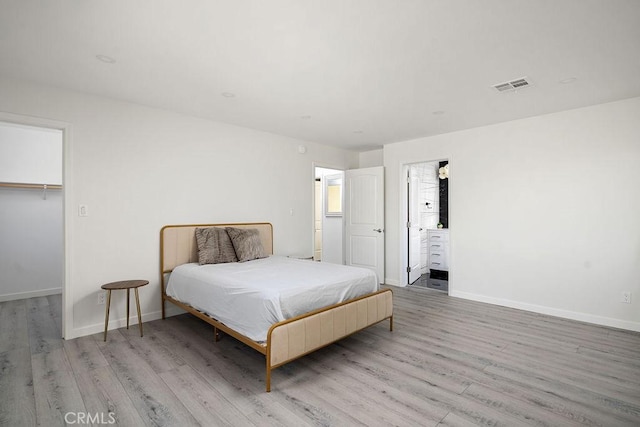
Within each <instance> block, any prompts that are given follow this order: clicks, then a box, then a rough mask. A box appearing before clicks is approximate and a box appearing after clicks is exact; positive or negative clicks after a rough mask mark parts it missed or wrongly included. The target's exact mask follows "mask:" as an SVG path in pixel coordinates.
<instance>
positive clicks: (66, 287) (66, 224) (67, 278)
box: [0, 111, 74, 338]
mask: <svg viewBox="0 0 640 427" xmlns="http://www.w3.org/2000/svg"><path fill="white" fill-rule="evenodd" d="M0 121H3V122H7V123H14V124H18V125H26V126H34V127H39V128H45V129H55V130H60V131H62V233H63V238H62V244H63V249H62V253H63V256H64V261H63V265H62V271H63V273H62V275H63V279H62V311H61V313H62V319H61V320H62V328H61V329H62V331H61V332H62V338H65V337H71V336H73V332H72V327H73V298H72V296H73V295H72V289H71V246H72V240H71V228H72V224H71V215H70V212H73V211H74V210H73V200H72V199H71V194H73V192H72V191H71V189H72V187H73V183H72V180H71V177H72V176H73V175H72V163H71V134H72V132H71V131H72V127H71V124H70V123H67V122H62V121H58V120H50V119H44V118H40V117H32V116H23V115H20V114H13V113H6V112H3V111H0Z"/></svg>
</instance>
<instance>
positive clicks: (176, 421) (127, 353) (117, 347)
mask: <svg viewBox="0 0 640 427" xmlns="http://www.w3.org/2000/svg"><path fill="white" fill-rule="evenodd" d="M93 338H94V339H96V341H97V343H98V346H99V347H100V350H101V351H102V354H103V355H104V356H105V358H106V359H107V361H108V362H109V365H110V366H111V368H112V369H113V371H114V372H115V374H116V376H117V377H118V380H119V381H120V383H121V384H122V387H123V388H124V390H125V391H126V393H127V395H128V396H129V399H131V401H132V403H133V405H134V406H135V407H136V410H137V411H138V413H139V414H140V417H141V418H142V419H143V420H144V421H145V423H146V424H147V425H194V424H197V422H196V420H195V418H194V417H193V416H192V415H191V413H190V412H189V411H188V410H187V409H186V408H185V407H184V405H182V403H180V401H179V400H178V399H177V397H176V396H175V394H173V392H172V391H171V389H169V387H167V385H166V384H165V383H164V381H162V379H161V378H160V377H159V376H158V374H156V373H155V371H154V370H153V369H152V368H151V366H149V365H148V364H147V363H146V360H145V359H144V358H143V357H141V356H139V355H138V354H137V353H136V352H135V351H132V348H131V346H130V344H129V342H128V341H127V339H126V338H125V337H124V336H123V335H122V334H121V333H120V331H119V330H114V331H109V338H108V341H107V342H103V341H102V335H101V334H98V335H93Z"/></svg>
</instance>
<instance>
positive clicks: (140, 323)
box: [134, 288, 142, 336]
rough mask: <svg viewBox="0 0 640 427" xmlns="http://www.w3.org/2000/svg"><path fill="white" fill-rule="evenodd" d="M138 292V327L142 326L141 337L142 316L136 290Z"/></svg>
mask: <svg viewBox="0 0 640 427" xmlns="http://www.w3.org/2000/svg"><path fill="white" fill-rule="evenodd" d="M134 291H136V306H137V307H138V326H140V336H142V316H141V315H140V298H139V297H138V288H135V289H134Z"/></svg>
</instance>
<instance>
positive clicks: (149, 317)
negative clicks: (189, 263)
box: [65, 303, 186, 340]
mask: <svg viewBox="0 0 640 427" xmlns="http://www.w3.org/2000/svg"><path fill="white" fill-rule="evenodd" d="M170 305H171V307H169V306H170ZM184 313H186V311H184V310H182V309H181V308H180V307H176V306H173V305H172V304H169V303H167V307H166V312H165V314H166V317H172V316H177V315H179V314H184ZM159 319H162V311H160V310H158V311H152V312H150V313H142V323H143V325H142V332H143V333H144V323H145V322H151V321H154V320H159ZM126 326H127V318H126V317H121V318H119V319H114V318H112V317H111V318H109V331H110V330H112V329H119V328H124V327H126ZM131 327H135V328H136V329H137V328H138V314H137V313H135V312H134V314H133V315H131V316H130V318H129V328H131ZM99 332H100V333H102V332H104V322H100V323H95V324H93V325H89V326H84V327H82V328H75V329H73V330H72V332H71V336H69V337H65V339H69V340H70V339H74V338H80V337H84V336H86V335H93V334H97V333H99ZM107 335H109V334H107ZM107 338H108V336H107Z"/></svg>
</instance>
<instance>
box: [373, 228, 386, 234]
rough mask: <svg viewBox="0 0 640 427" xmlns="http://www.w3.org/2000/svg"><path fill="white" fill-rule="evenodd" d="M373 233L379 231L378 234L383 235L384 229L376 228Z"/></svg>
mask: <svg viewBox="0 0 640 427" xmlns="http://www.w3.org/2000/svg"><path fill="white" fill-rule="evenodd" d="M373 231H377V232H378V233H382V232H383V231H384V230H383V229H382V228H374V229H373Z"/></svg>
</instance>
